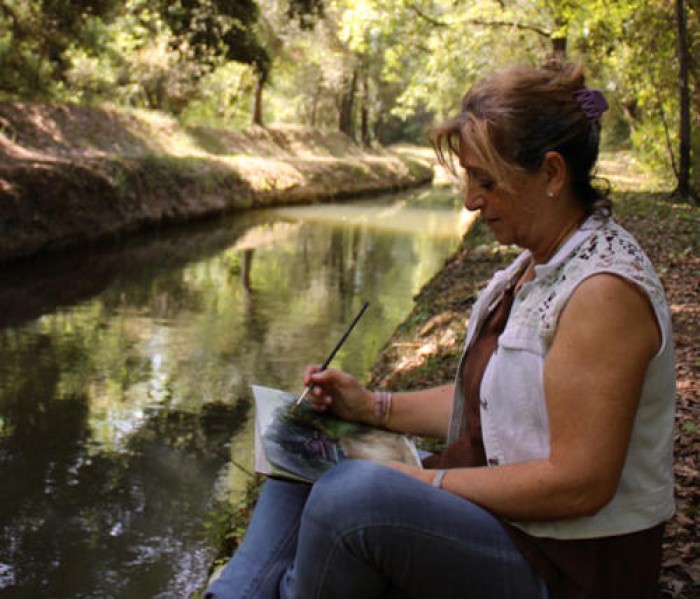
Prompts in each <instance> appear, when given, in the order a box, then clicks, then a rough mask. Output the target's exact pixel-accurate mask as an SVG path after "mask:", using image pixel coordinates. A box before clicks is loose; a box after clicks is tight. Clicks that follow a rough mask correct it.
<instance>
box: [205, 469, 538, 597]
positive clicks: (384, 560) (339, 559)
mask: <svg viewBox="0 0 700 599" xmlns="http://www.w3.org/2000/svg"><path fill="white" fill-rule="evenodd" d="M205 597H208V598H216V599H233V598H236V599H243V598H250V599H268V598H269V599H277V598H280V599H341V598H347V599H371V598H374V597H382V598H388V597H392V598H409V597H411V598H416V599H417V598H421V599H422V598H425V599H442V598H452V597H454V598H457V597H460V598H464V597H474V598H478V599H486V598H491V597H493V598H494V599H496V598H498V599H507V598H509V597H523V598H543V599H544V598H546V597H547V591H546V588H545V585H544V582H543V581H542V580H541V579H540V578H538V577H537V575H536V574H535V573H534V571H533V569H532V567H531V566H530V564H529V563H528V561H527V560H526V559H525V558H524V557H523V556H522V554H521V553H520V552H519V551H518V549H517V548H516V547H515V546H514V545H513V543H512V541H511V539H510V537H509V536H508V533H507V532H506V531H505V530H504V528H503V526H502V525H501V524H500V523H499V521H498V520H497V519H496V518H494V516H492V515H491V514H490V513H489V512H487V511H486V510H484V509H482V508H480V507H478V506H477V505H475V504H473V503H471V502H470V501H467V500H465V499H462V498H460V497H457V496H456V495H453V494H451V493H448V492H446V491H443V490H441V489H436V488H434V487H432V486H430V485H426V484H425V483H424V482H421V481H419V480H416V479H414V478H411V477H409V476H406V475H404V474H402V473H400V472H397V471H395V470H393V469H391V468H388V467H386V466H382V465H380V464H376V463H373V462H367V461H363V460H349V461H346V462H343V463H341V464H339V465H338V466H336V467H335V468H333V469H332V470H330V471H328V472H326V473H325V474H324V475H323V476H322V477H321V478H320V479H319V480H318V481H317V482H316V483H315V484H314V485H313V486H309V485H305V484H302V483H294V482H289V481H282V480H276V479H269V480H268V481H267V482H266V483H265V485H264V487H263V491H262V493H261V496H260V499H259V500H258V504H257V506H256V508H255V512H254V514H253V518H252V520H251V522H250V525H249V527H248V531H247V533H246V536H245V538H244V540H243V543H242V544H241V546H240V547H239V548H238V550H237V551H236V553H235V555H234V556H233V558H232V559H231V561H230V562H229V563H228V564H227V566H226V567H225V568H224V570H223V572H222V574H221V576H220V577H219V578H218V579H217V580H216V581H215V582H213V583H212V584H211V586H210V587H209V589H207V592H206V594H205Z"/></svg>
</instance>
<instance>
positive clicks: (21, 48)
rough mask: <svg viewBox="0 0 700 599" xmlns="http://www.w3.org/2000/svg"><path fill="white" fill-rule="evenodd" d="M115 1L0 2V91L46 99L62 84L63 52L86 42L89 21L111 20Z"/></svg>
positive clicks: (63, 72)
mask: <svg viewBox="0 0 700 599" xmlns="http://www.w3.org/2000/svg"><path fill="white" fill-rule="evenodd" d="M121 4H122V2H121V1H120V0H17V1H13V0H0V92H5V93H6V94H10V95H13V96H20V97H33V96H37V95H39V96H45V95H50V94H51V92H52V90H53V88H54V86H55V85H56V84H57V83H60V82H62V81H65V76H66V72H67V70H68V68H69V67H70V64H69V62H68V61H67V60H66V57H65V51H66V50H67V49H68V48H69V47H70V46H71V44H74V43H76V41H77V42H78V43H85V44H89V43H91V41H92V40H91V39H90V29H89V23H90V20H91V19H93V18H103V19H109V18H112V17H113V16H114V15H115V14H116V11H117V9H118V8H119V7H120V6H121Z"/></svg>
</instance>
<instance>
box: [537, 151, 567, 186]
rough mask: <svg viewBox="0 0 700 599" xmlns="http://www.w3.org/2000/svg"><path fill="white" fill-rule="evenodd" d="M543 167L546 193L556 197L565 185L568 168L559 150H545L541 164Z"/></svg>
mask: <svg viewBox="0 0 700 599" xmlns="http://www.w3.org/2000/svg"><path fill="white" fill-rule="evenodd" d="M542 167H543V169H544V175H545V181H546V185H547V193H551V194H552V195H553V196H554V197H558V196H559V195H560V194H561V192H562V191H563V189H564V186H565V185H566V178H567V174H568V168H567V165H566V160H564V157H563V156H562V155H561V154H560V153H559V152H547V153H546V154H545V155H544V162H543V164H542Z"/></svg>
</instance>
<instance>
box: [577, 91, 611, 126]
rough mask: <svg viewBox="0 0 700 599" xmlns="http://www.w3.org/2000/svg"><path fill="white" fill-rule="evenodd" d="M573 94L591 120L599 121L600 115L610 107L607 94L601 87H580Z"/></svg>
mask: <svg viewBox="0 0 700 599" xmlns="http://www.w3.org/2000/svg"><path fill="white" fill-rule="evenodd" d="M573 96H574V100H576V101H577V102H578V104H579V106H580V107H581V109H582V110H583V112H585V113H586V116H587V117H588V120H589V121H597V120H598V119H599V118H600V115H602V114H603V113H604V112H605V111H606V110H607V109H608V103H607V102H606V101H605V96H604V95H603V92H602V91H600V90H599V89H588V88H585V89H579V90H577V91H575V92H574V94H573Z"/></svg>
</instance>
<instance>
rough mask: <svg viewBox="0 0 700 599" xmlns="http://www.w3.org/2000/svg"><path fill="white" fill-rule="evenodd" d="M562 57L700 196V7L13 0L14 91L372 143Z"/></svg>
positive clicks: (660, 164) (418, 0)
mask: <svg viewBox="0 0 700 599" xmlns="http://www.w3.org/2000/svg"><path fill="white" fill-rule="evenodd" d="M552 55H558V56H565V57H567V58H568V59H570V60H573V61H580V62H583V64H584V65H585V66H586V69H587V72H588V77H589V84H590V85H591V86H597V87H601V88H602V89H604V90H605V93H606V96H607V97H608V99H609V101H610V104H611V111H610V112H609V113H608V114H607V115H606V117H605V118H606V123H605V125H606V126H605V131H606V138H605V143H606V145H607V147H609V148H624V149H628V150H632V151H633V152H634V153H635V155H636V156H638V157H639V158H640V159H641V160H643V161H644V162H646V163H647V164H648V165H649V166H651V167H653V168H655V169H657V170H659V171H660V172H665V173H666V174H669V173H672V176H674V177H675V179H676V180H677V182H678V185H677V189H678V191H679V193H680V194H681V195H682V196H685V197H692V196H693V195H694V194H695V193H696V190H698V189H699V188H700V164H699V163H700V161H699V159H698V156H700V127H698V124H699V116H698V115H699V114H700V86H699V85H698V69H699V66H698V58H699V56H700V2H699V1H698V0H646V1H644V2H639V1H638V0H617V1H615V2H613V1H611V0H482V1H479V2H475V1H467V0H257V1H256V0H175V1H170V0H0V100H17V99H21V100H29V101H44V102H47V101H50V102H68V103H91V104H94V103H110V104H113V105H116V106H121V107H128V108H130V109H155V110H160V111H165V112H167V113H170V114H172V115H175V116H176V117H177V118H178V119H181V120H182V121H183V122H185V123H188V124H199V125H209V126H211V125H215V126H225V127H234V128H240V127H244V126H247V125H249V124H251V123H255V124H258V125H265V124H271V123H276V124H278V123H294V124H301V125H305V126H309V127H313V128H324V129H325V128H331V129H339V130H340V131H343V132H344V133H347V134H348V135H350V136H352V137H353V138H354V139H355V140H357V141H358V142H360V143H363V144H368V145H371V144H377V143H380V144H389V143H394V142H398V141H411V142H420V143H423V142H424V131H425V129H426V127H427V126H428V125H429V124H430V123H431V122H432V121H434V120H436V119H441V118H443V117H444V116H446V115H447V114H451V113H453V112H454V111H456V110H457V108H458V105H459V104H458V102H459V99H460V97H461V95H462V94H463V93H464V91H465V90H466V88H467V87H468V86H469V84H470V83H471V82H472V81H474V80H475V79H477V78H479V77H481V76H483V75H484V74H485V73H487V72H490V71H493V70H495V69H498V68H499V67H501V66H504V65H506V64H511V63H513V62H526V63H533V64H537V63H539V62H541V61H543V60H545V59H547V58H550V57H551V56H552ZM2 127H3V123H2V122H1V121H0V128H2ZM7 133H8V134H11V132H7Z"/></svg>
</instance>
